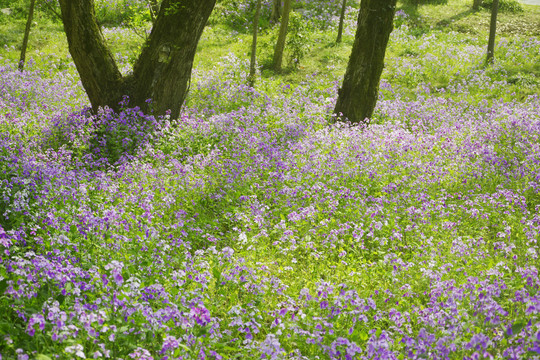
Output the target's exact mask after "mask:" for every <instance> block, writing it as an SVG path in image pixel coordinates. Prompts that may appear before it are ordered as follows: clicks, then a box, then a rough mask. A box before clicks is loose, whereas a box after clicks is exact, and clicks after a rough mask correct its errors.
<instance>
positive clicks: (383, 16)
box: [334, 0, 397, 123]
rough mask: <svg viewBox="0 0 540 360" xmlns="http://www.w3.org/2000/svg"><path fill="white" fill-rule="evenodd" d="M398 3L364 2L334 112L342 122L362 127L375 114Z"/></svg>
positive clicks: (394, 0)
mask: <svg viewBox="0 0 540 360" xmlns="http://www.w3.org/2000/svg"><path fill="white" fill-rule="evenodd" d="M396 2H397V0H362V3H361V5H360V12H359V14H358V25H357V29H356V36H355V38H354V45H353V48H352V51H351V57H350V58H349V64H348V65H347V71H346V72H345V77H344V79H343V85H342V86H341V89H339V91H338V99H337V103H336V107H335V109H334V113H335V114H336V115H337V117H338V119H341V120H345V119H349V120H350V121H351V122H354V123H358V122H363V121H365V120H366V119H368V118H370V117H371V115H372V114H373V110H374V109H375V105H376V103H377V96H378V93H379V81H380V78H381V74H382V71H383V67H384V55H385V53H386V45H387V44H388V39H389V38H390V33H391V32H392V29H393V20H394V13H395V10H396Z"/></svg>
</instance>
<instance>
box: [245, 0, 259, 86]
mask: <svg viewBox="0 0 540 360" xmlns="http://www.w3.org/2000/svg"><path fill="white" fill-rule="evenodd" d="M261 3H262V0H257V8H256V9H255V18H254V19H253V40H252V41H251V60H250V63H249V76H248V82H249V85H250V86H251V87H253V85H255V70H256V69H255V63H256V61H257V32H258V31H259V15H260V13H261Z"/></svg>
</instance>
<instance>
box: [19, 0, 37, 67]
mask: <svg viewBox="0 0 540 360" xmlns="http://www.w3.org/2000/svg"><path fill="white" fill-rule="evenodd" d="M35 5H36V0H30V8H29V9H28V19H27V20H26V28H25V29H24V37H23V42H22V47H21V57H20V58H19V71H23V69H24V62H25V61H26V48H27V47H28V38H29V37H30V28H31V27H32V19H33V17H34V6H35Z"/></svg>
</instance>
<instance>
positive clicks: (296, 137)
mask: <svg viewBox="0 0 540 360" xmlns="http://www.w3.org/2000/svg"><path fill="white" fill-rule="evenodd" d="M335 3H336V4H335V5H334V7H338V5H339V4H337V2H335ZM350 12H351V13H352V10H350ZM398 21H399V22H400V23H399V24H398V25H400V26H399V27H398V28H397V29H396V30H395V31H394V33H393V34H392V39H391V44H390V46H389V51H390V53H391V54H392V53H395V52H398V50H397V49H399V48H400V47H403V46H404V45H403V44H404V43H405V44H407V45H406V46H407V49H406V54H405V55H403V56H395V57H390V58H388V59H387V66H386V69H385V72H384V74H383V77H384V79H383V80H382V82H381V93H380V101H379V103H378V106H377V109H376V113H375V116H374V119H373V120H372V123H371V124H370V125H369V127H363V126H349V125H347V124H332V123H331V122H329V119H330V117H331V111H332V109H333V107H334V104H335V100H336V96H337V95H336V94H337V86H338V85H339V81H340V79H339V78H334V77H333V76H332V75H325V72H321V73H317V74H309V75H306V76H305V79H304V80H303V81H302V82H300V83H298V84H286V83H281V82H279V78H277V79H276V78H263V79H260V80H259V81H258V83H257V86H256V87H255V88H251V87H249V86H247V85H245V83H246V81H245V79H246V77H247V72H248V69H249V66H248V63H247V60H246V59H244V58H241V57H239V56H237V55H234V54H231V55H229V56H226V57H223V58H222V59H220V60H219V61H215V62H214V67H213V68H196V69H194V74H193V79H192V85H191V90H190V94H189V98H188V100H187V103H186V106H185V108H184V110H183V112H182V114H181V116H180V118H179V119H169V118H167V117H164V118H154V117H153V116H148V115H145V114H142V113H141V112H140V111H139V110H138V109H136V108H130V107H129V99H126V100H125V104H124V110H123V111H122V112H120V113H119V114H115V113H112V112H110V111H108V110H107V109H103V110H102V111H100V112H99V113H98V114H92V113H90V111H89V109H88V108H87V106H88V103H87V99H86V97H85V95H84V92H83V90H82V89H81V86H80V83H79V82H78V78H77V76H76V73H75V72H74V69H73V66H72V65H63V66H56V65H55V64H56V62H55V61H54V60H51V61H50V62H47V61H48V60H47V61H45V60H39V59H37V60H36V62H32V61H30V62H29V63H28V64H27V66H26V68H25V71H24V72H23V73H20V72H18V71H17V69H16V64H15V63H13V62H12V61H9V60H4V59H3V60H0V61H2V63H0V78H1V82H0V88H1V92H0V224H1V227H0V250H1V253H0V311H1V314H2V315H1V316H0V354H1V359H19V360H24V359H40V360H47V359H84V358H95V359H109V358H110V359H124V360H130V359H141V360H142V359H259V358H260V359H483V358H485V359H540V291H539V290H540V278H539V274H538V269H539V263H540V260H539V255H540V248H539V244H538V241H539V238H540V235H539V232H540V213H539V211H540V96H538V94H536V95H534V94H532V95H531V94H530V93H526V92H525V93H519V91H522V90H523V89H524V88H526V87H527V86H530V87H531V89H538V87H536V88H534V86H537V83H534V81H535V80H534V78H532V80H531V78H527V77H526V76H525V75H523V76H522V77H521V78H518V77H516V76H515V74H507V73H506V67H505V64H511V63H515V62H522V63H524V64H527V63H530V64H538V63H540V40H539V39H538V38H537V37H524V36H523V37H519V36H518V37H512V38H508V39H506V38H501V41H500V42H499V47H498V50H497V53H496V56H497V59H498V64H497V65H496V66H495V67H493V68H487V69H486V68H484V67H482V66H481V63H482V61H483V56H484V53H483V44H484V43H483V42H482V41H480V40H479V39H477V38H475V37H474V36H470V35H467V34H460V33H453V32H445V31H430V32H426V33H425V34H420V35H418V34H415V33H414V31H413V29H411V28H409V27H408V25H407V20H406V14H401V15H399V14H398ZM400 44H401V45H400ZM5 51H6V52H8V53H9V52H10V51H13V50H9V49H7V50H5ZM63 64H64V63H63ZM522 78H525V79H529V80H528V82H525V81H524V80H520V79H522ZM535 84H536V85H535ZM532 92H534V91H532Z"/></svg>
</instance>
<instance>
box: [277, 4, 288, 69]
mask: <svg viewBox="0 0 540 360" xmlns="http://www.w3.org/2000/svg"><path fill="white" fill-rule="evenodd" d="M290 10H291V0H285V4H284V5H283V14H282V16H281V25H280V26H279V35H278V39H277V42H276V47H275V49H274V71H281V63H282V62H283V50H284V49H285V39H286V38H287V27H288V26H289V12H290Z"/></svg>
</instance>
